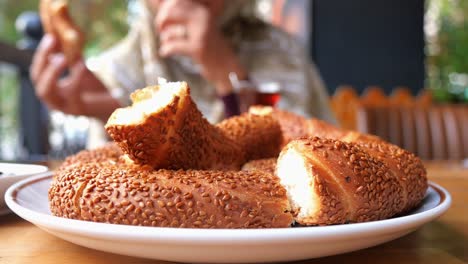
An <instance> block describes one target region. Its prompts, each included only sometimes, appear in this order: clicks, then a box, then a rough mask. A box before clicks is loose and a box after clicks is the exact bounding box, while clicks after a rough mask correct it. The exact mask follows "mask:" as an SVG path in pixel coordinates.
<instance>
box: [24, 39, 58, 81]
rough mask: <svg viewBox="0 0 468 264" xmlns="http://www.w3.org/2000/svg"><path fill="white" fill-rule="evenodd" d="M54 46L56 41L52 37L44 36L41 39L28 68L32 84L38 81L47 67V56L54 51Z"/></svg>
mask: <svg viewBox="0 0 468 264" xmlns="http://www.w3.org/2000/svg"><path fill="white" fill-rule="evenodd" d="M56 45H57V40H56V39H55V38H54V37H53V36H52V35H50V34H46V35H44V37H43V38H42V40H41V43H40V44H39V46H38V48H37V50H36V52H35V54H34V57H33V60H32V63H31V67H30V77H31V80H32V81H33V82H34V83H36V82H37V81H38V79H39V76H40V75H41V73H42V72H43V71H44V68H45V67H46V66H47V63H48V61H49V56H50V55H51V54H52V52H53V51H54V50H55V48H56Z"/></svg>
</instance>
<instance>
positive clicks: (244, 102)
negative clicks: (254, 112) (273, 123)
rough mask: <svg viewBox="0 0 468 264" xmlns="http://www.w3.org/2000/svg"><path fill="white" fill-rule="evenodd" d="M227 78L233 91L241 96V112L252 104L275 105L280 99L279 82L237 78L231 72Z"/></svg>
mask: <svg viewBox="0 0 468 264" xmlns="http://www.w3.org/2000/svg"><path fill="white" fill-rule="evenodd" d="M229 78H230V80H231V83H232V85H233V87H234V91H235V92H237V94H238V95H239V97H240V98H241V102H240V110H241V112H246V111H247V110H248V108H249V107H250V106H252V105H264V106H273V107H275V106H276V105H277V104H278V102H279V100H280V99H281V91H280V90H281V89H280V88H281V85H280V83H279V82H276V81H271V80H269V81H264V80H258V79H249V80H239V79H237V76H236V75H235V74H233V73H231V74H230V75H229Z"/></svg>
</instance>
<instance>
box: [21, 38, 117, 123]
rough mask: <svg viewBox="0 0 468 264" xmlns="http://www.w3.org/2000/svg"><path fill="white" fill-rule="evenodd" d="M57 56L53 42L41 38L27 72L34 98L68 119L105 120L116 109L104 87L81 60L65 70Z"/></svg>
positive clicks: (59, 56)
mask: <svg viewBox="0 0 468 264" xmlns="http://www.w3.org/2000/svg"><path fill="white" fill-rule="evenodd" d="M67 66H68V65H67V62H66V60H65V57H64V55H63V54H62V53H60V52H57V40H56V39H55V38H54V37H53V36H52V35H49V34H48V35H45V36H44V38H43V39H42V40H41V43H40V45H39V47H38V49H37V50H36V53H35V54H34V58H33V61H32V64H31V68H30V75H31V80H32V81H33V83H34V87H35V90H36V94H37V96H38V97H39V98H40V99H41V100H42V101H43V102H44V103H45V104H46V105H47V106H48V107H49V108H52V109H55V110H59V111H62V112H64V113H67V114H72V115H86V116H92V117H97V118H99V119H101V120H106V119H107V118H108V116H109V115H110V114H111V113H112V111H113V110H114V109H115V108H117V107H119V103H118V102H117V100H115V99H114V98H113V97H112V96H111V95H110V93H109V91H108V90H107V89H106V87H105V86H104V85H103V84H102V83H101V81H99V79H97V78H96V76H95V75H94V74H93V73H92V72H91V71H89V70H88V68H87V67H86V65H85V63H84V61H83V59H82V58H81V59H79V60H78V61H77V62H76V63H74V64H73V65H71V66H68V70H69V73H68V75H67V76H65V77H62V76H63V74H64V72H65V70H66V69H67Z"/></svg>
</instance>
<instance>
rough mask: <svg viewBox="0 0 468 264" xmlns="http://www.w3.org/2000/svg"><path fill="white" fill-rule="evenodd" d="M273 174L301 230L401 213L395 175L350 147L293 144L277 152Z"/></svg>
mask: <svg viewBox="0 0 468 264" xmlns="http://www.w3.org/2000/svg"><path fill="white" fill-rule="evenodd" d="M276 175H277V176H278V177H279V178H280V179H281V184H282V185H283V186H284V187H285V188H286V190H287V193H288V197H289V201H290V203H291V208H292V211H293V213H294V214H295V220H296V221H297V222H298V223H300V224H303V225H329V224H342V223H347V222H366V221H373V220H380V219H386V218H389V217H391V216H394V215H396V214H399V213H401V212H402V210H403V206H402V201H401V193H402V192H403V191H404V189H403V188H402V186H401V184H400V182H399V181H398V179H397V176H396V175H395V174H394V173H391V171H390V169H389V167H388V166H387V165H386V164H385V163H384V162H383V160H381V159H379V158H376V157H374V156H372V155H370V154H369V152H368V151H366V150H365V149H364V148H362V147H360V146H359V145H358V144H356V143H345V142H341V141H338V140H333V139H321V138H318V137H314V138H303V139H297V140H293V141H291V142H290V143H289V144H288V145H287V146H286V147H285V148H284V149H283V150H282V151H281V154H280V156H279V158H278V162H277V166H276Z"/></svg>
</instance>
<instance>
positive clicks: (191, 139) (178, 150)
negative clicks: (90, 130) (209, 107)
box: [106, 83, 245, 170]
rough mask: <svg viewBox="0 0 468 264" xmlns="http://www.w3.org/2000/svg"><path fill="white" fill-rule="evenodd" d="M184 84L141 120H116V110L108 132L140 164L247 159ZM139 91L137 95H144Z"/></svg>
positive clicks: (202, 165) (233, 163)
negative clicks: (204, 113)
mask: <svg viewBox="0 0 468 264" xmlns="http://www.w3.org/2000/svg"><path fill="white" fill-rule="evenodd" d="M182 85H183V87H182V90H183V91H182V92H181V93H180V94H179V95H176V96H174V98H173V100H172V101H171V102H170V103H169V104H168V105H167V106H165V107H163V108H162V109H160V110H158V111H155V112H152V113H150V114H149V115H147V116H145V117H144V119H143V121H141V122H138V123H133V124H116V123H115V122H113V119H114V118H115V117H114V115H115V114H116V112H114V113H113V114H112V116H111V117H110V118H109V121H108V122H107V124H106V130H107V132H108V133H109V135H110V136H111V137H112V138H113V139H114V141H115V142H117V143H118V144H119V146H120V147H121V148H122V149H123V150H124V152H125V153H127V154H128V156H129V157H130V158H131V159H132V160H134V161H135V162H136V163H138V164H146V165H149V166H151V167H153V168H156V169H158V168H165V169H221V170H229V169H235V170H238V169H239V168H240V166H241V165H242V164H243V163H244V161H245V157H244V155H243V153H242V151H241V149H240V147H239V145H238V144H237V143H236V142H233V141H232V140H231V139H230V138H228V137H227V136H226V135H225V134H224V133H223V131H221V130H220V129H219V128H217V127H215V126H213V125H211V124H210V123H209V122H208V121H207V120H206V119H205V118H204V117H203V116H202V114H201V113H200V111H199V110H198V109H197V107H196V105H195V103H194V102H193V101H192V99H191V97H190V89H189V88H188V86H187V84H186V83H182ZM145 89H160V88H159V87H155V88H152V87H148V88H145ZM145 89H143V90H142V92H143V93H145V91H146V90H145ZM166 89H167V88H166ZM138 94H139V91H137V92H136V95H134V98H136V97H138V96H143V95H141V94H140V95H138Z"/></svg>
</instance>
